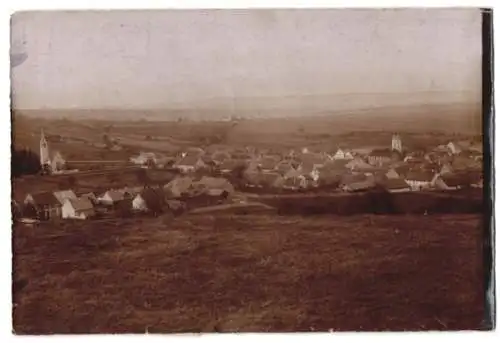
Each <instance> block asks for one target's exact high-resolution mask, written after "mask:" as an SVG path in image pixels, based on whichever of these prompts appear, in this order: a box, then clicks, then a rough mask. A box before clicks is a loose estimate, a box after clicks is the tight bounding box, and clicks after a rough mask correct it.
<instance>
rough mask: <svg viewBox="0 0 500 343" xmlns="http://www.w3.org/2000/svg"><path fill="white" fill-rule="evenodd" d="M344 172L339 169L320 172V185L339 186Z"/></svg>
mask: <svg viewBox="0 0 500 343" xmlns="http://www.w3.org/2000/svg"><path fill="white" fill-rule="evenodd" d="M342 175H343V173H342V172H340V171H337V170H322V171H321V172H320V174H319V179H318V182H317V184H318V186H321V187H333V188H337V187H338V185H339V184H340V181H341V180H342Z"/></svg>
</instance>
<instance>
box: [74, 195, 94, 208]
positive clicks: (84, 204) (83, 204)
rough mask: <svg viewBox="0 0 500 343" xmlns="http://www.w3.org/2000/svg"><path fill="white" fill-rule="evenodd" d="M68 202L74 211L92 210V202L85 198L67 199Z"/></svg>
mask: <svg viewBox="0 0 500 343" xmlns="http://www.w3.org/2000/svg"><path fill="white" fill-rule="evenodd" d="M68 201H69V202H70V203H71V206H73V208H74V209H75V211H87V210H92V209H93V208H94V206H93V205H92V202H90V200H89V199H88V198H86V197H82V198H79V199H68Z"/></svg>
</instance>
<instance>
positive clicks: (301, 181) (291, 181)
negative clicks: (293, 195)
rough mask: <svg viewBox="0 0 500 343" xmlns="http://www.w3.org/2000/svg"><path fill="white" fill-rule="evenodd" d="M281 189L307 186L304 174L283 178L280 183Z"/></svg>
mask: <svg viewBox="0 0 500 343" xmlns="http://www.w3.org/2000/svg"><path fill="white" fill-rule="evenodd" d="M282 188H283V189H288V190H298V189H305V188H307V180H306V178H305V177H304V176H302V175H300V176H299V177H291V178H287V179H285V180H284V182H283V184H282Z"/></svg>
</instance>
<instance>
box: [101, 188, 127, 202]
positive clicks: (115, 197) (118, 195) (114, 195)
mask: <svg viewBox="0 0 500 343" xmlns="http://www.w3.org/2000/svg"><path fill="white" fill-rule="evenodd" d="M106 193H108V195H109V197H110V198H111V200H112V201H114V202H116V201H120V200H122V199H123V196H124V193H122V192H120V191H117V190H115V189H110V190H109V191H107V192H106ZM106 193H104V194H106Z"/></svg>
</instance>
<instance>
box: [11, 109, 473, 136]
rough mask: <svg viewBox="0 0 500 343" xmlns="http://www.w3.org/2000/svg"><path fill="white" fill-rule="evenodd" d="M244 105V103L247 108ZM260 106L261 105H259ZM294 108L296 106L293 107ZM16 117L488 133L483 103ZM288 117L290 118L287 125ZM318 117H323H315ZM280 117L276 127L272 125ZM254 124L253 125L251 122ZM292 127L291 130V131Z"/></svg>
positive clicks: (50, 113)
mask: <svg viewBox="0 0 500 343" xmlns="http://www.w3.org/2000/svg"><path fill="white" fill-rule="evenodd" d="M243 107H244V106H243ZM254 107H255V108H257V106H256V105H255V106H254ZM290 107H291V106H290ZM15 114H16V116H19V115H21V116H25V117H32V118H37V119H47V120H48V119H61V118H66V119H68V120H77V121H79V120H104V121H109V122H115V121H116V122H120V121H141V120H142V121H173V120H177V119H178V118H182V119H184V120H186V119H189V120H196V121H199V120H221V119H223V118H230V117H231V116H234V117H237V118H246V119H259V121H260V120H264V119H268V120H269V121H268V124H269V125H266V126H267V127H264V126H261V123H259V124H256V125H258V126H259V127H257V126H256V127H255V129H259V130H264V131H266V130H271V129H272V127H275V129H273V130H272V131H271V132H275V131H276V130H285V128H284V126H286V125H288V123H289V124H291V122H294V123H297V125H304V124H305V125H307V124H308V123H310V122H311V121H312V122H318V119H319V118H321V120H320V121H321V122H322V123H328V124H331V125H334V127H335V131H339V130H340V131H342V130H354V131H355V130H379V129H380V130H381V129H391V130H426V129H429V130H437V131H441V130H444V131H456V132H472V133H481V132H482V124H481V123H482V116H481V105H480V103H458V102H457V103H434V104H413V105H398V104H395V105H391V106H371V107H361V106H358V107H354V106H353V107H352V108H345V109H343V110H339V109H338V108H327V107H322V106H319V105H318V106H316V108H307V109H300V108H290V109H289V110H284V109H282V108H280V109H275V110H272V109H269V108H267V109H263V108H259V109H251V108H250V105H249V106H248V107H247V108H246V109H238V110H229V109H224V108H219V109H217V108H203V109H153V110H121V109H111V110H110V109H88V110H19V111H15ZM283 118H288V119H287V121H286V122H287V123H285V122H283V120H282V119H283ZM313 118H318V119H316V120H313ZM274 121H276V125H277V126H275V125H270V124H271V123H272V122H274ZM249 125H250V126H253V125H252V124H251V123H249ZM285 131H287V130H285Z"/></svg>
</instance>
